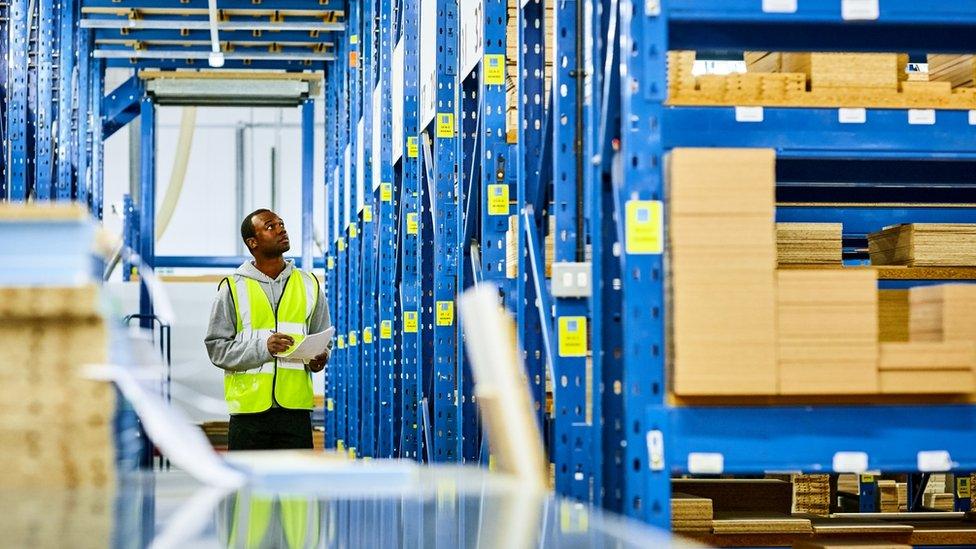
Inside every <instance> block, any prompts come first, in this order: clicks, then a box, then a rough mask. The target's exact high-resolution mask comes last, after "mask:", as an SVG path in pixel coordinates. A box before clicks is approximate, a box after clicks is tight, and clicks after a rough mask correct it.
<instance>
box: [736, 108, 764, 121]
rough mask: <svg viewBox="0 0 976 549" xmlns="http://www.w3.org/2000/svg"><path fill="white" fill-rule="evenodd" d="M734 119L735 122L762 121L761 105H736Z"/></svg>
mask: <svg viewBox="0 0 976 549" xmlns="http://www.w3.org/2000/svg"><path fill="white" fill-rule="evenodd" d="M735 121H736V122H762V121H763V108H762V107H736V108H735Z"/></svg>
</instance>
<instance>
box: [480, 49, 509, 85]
mask: <svg viewBox="0 0 976 549" xmlns="http://www.w3.org/2000/svg"><path fill="white" fill-rule="evenodd" d="M484 66H485V84H488V85H489V86H500V85H502V84H504V83H505V55H504V54H491V55H485V65H484Z"/></svg>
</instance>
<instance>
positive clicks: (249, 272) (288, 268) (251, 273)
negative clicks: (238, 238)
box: [234, 259, 295, 284]
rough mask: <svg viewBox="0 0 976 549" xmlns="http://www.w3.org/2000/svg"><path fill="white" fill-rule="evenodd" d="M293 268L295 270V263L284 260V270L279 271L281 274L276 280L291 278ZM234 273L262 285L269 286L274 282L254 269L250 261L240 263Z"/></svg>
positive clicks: (290, 260)
mask: <svg viewBox="0 0 976 549" xmlns="http://www.w3.org/2000/svg"><path fill="white" fill-rule="evenodd" d="M294 268H295V261H294V260H292V259H286V260H285V270H283V271H281V274H280V275H278V280H285V279H287V278H288V277H289V276H291V272H292V270H293V269H294ZM234 273H235V274H238V275H240V276H243V277H245V278H250V279H253V280H256V281H258V282H260V283H262V284H271V283H272V282H274V279H271V278H269V277H268V275H266V274H264V273H262V272H261V271H259V270H258V268H257V267H255V266H254V263H253V262H251V261H245V262H244V263H241V266H240V267H238V268H237V270H236V271H234Z"/></svg>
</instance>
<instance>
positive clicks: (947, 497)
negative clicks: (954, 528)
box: [922, 492, 956, 511]
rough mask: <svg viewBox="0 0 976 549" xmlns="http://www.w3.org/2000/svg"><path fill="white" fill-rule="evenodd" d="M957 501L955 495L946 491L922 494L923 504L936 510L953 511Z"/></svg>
mask: <svg viewBox="0 0 976 549" xmlns="http://www.w3.org/2000/svg"><path fill="white" fill-rule="evenodd" d="M955 501H956V500H955V496H953V495H952V494H947V493H945V492H941V493H928V492H927V493H924V494H922V506H923V507H926V508H928V509H934V510H936V511H952V509H953V507H954V505H955Z"/></svg>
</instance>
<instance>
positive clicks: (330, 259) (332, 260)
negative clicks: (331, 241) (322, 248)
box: [327, 256, 335, 271]
mask: <svg viewBox="0 0 976 549" xmlns="http://www.w3.org/2000/svg"><path fill="white" fill-rule="evenodd" d="M327 263H328V265H329V270H330V271H331V270H332V269H335V259H333V258H332V257H331V256H330V257H329V259H328V261H327Z"/></svg>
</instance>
